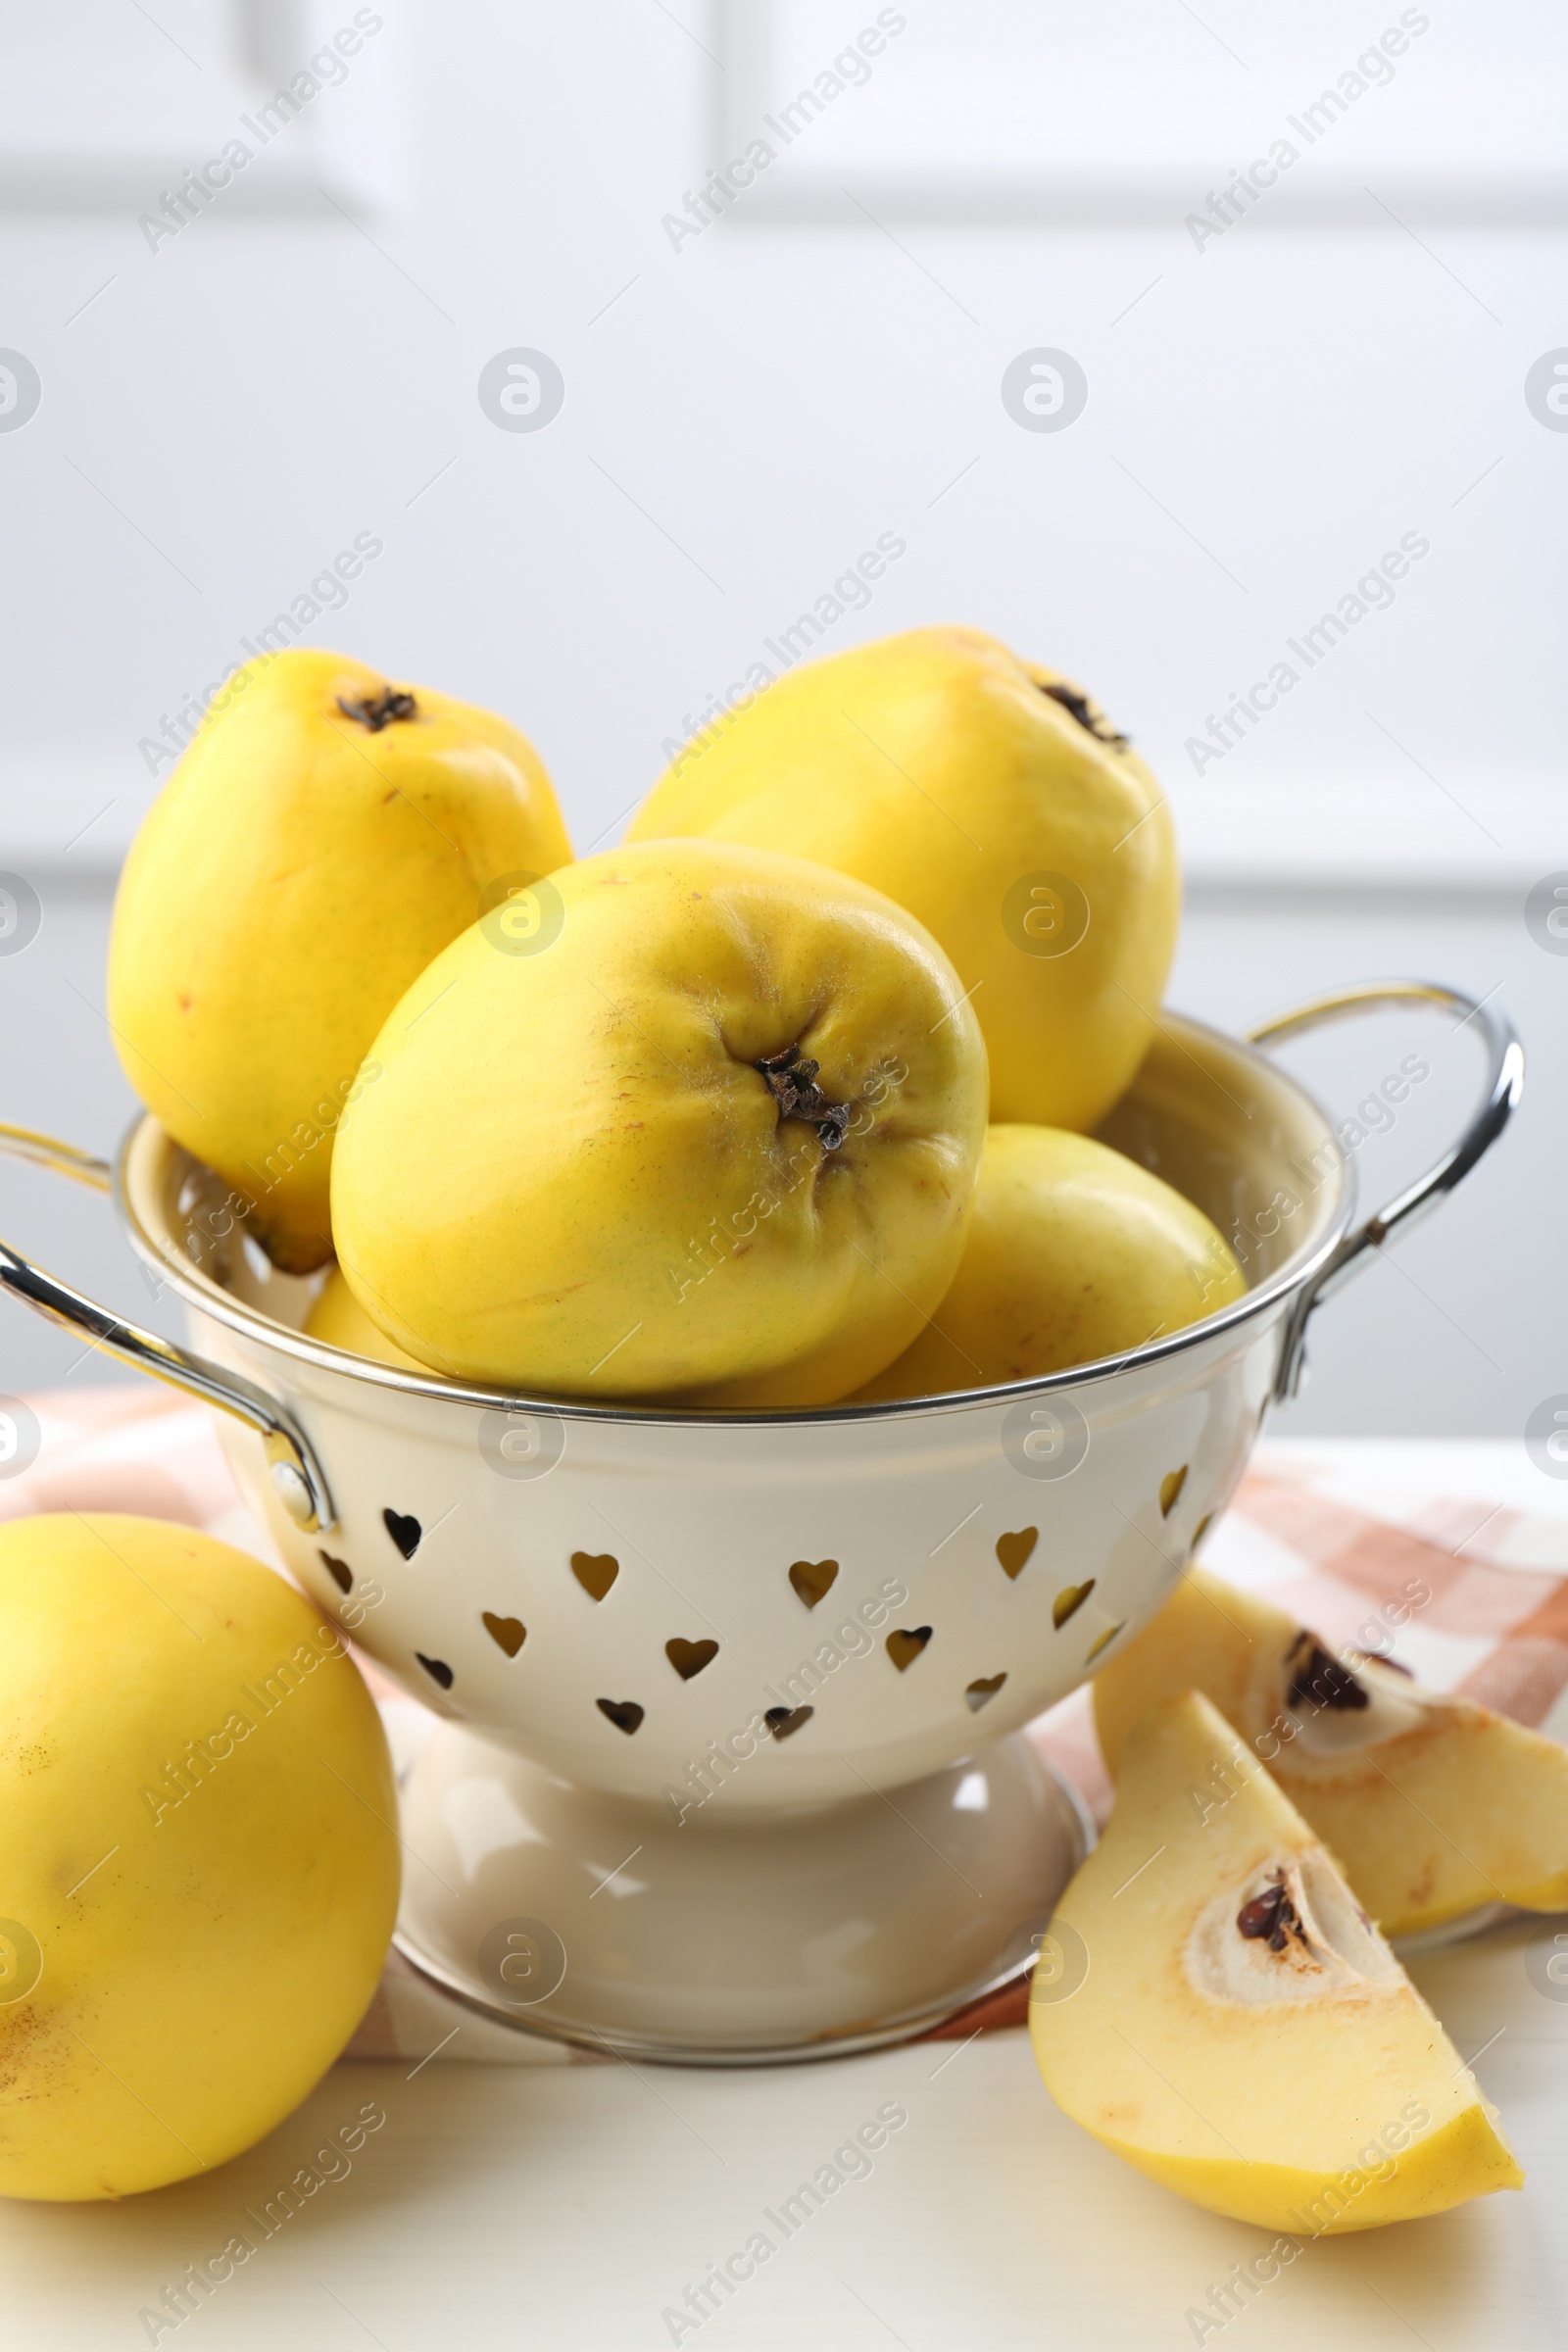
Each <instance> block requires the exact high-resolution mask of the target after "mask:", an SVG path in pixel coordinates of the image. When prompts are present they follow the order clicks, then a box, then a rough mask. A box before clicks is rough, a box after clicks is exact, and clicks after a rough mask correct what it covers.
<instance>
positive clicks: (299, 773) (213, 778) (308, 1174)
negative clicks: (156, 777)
mask: <svg viewBox="0 0 1568 2352" xmlns="http://www.w3.org/2000/svg"><path fill="white" fill-rule="evenodd" d="M570 856H571V845H570V843H569V842H568V841H567V839H566V832H565V828H564V825H563V823H562V821H561V813H560V810H559V809H557V806H556V798H555V794H554V792H553V791H552V790H551V786H550V779H549V777H548V776H547V775H546V774H545V771H544V768H543V766H542V765H541V763H540V760H539V758H538V755H537V754H536V753H535V751H534V750H533V747H532V746H531V745H530V744H529V743H527V742H525V741H524V739H523V737H522V736H521V735H519V734H518V733H517V731H516V729H515V727H511V726H509V725H508V724H507V722H506V720H505V719H502V718H497V717H495V716H494V715H493V714H492V713H491V712H490V711H478V710H474V709H472V708H470V707H469V706H468V705H467V704H465V703H457V702H453V701H451V700H450V699H449V698H448V697H447V696H445V695H441V694H433V693H431V692H430V690H429V689H428V688H427V687H423V686H418V687H403V686H392V685H388V684H387V682H386V680H385V678H384V677H383V676H381V674H380V673H379V672H377V671H375V670H371V669H367V668H365V666H364V665H363V664H362V663H361V662H350V661H346V660H345V659H344V658H343V656H342V655H340V654H329V653H319V652H314V651H307V650H305V649H304V648H296V649H293V650H291V651H289V652H287V653H281V654H276V655H271V656H268V657H264V658H263V659H262V660H260V661H257V662H251V663H250V664H249V665H248V667H246V668H245V669H242V670H240V671H239V672H238V673H237V675H236V676H235V677H234V678H232V679H231V680H230V681H229V683H228V684H227V685H226V686H225V687H224V688H223V689H222V690H221V693H220V695H219V696H218V697H217V699H216V701H215V702H214V705H213V707H212V709H211V711H209V713H208V715H207V716H206V718H205V719H204V720H203V721H202V725H201V727H200V729H199V731H198V733H197V735H196V738H195V740H194V742H193V743H192V744H191V745H190V748H189V749H188V751H187V752H186V753H185V755H184V757H183V759H182V760H180V762H179V764H178V766H177V767H176V768H175V770H174V772H173V774H172V776H171V777H170V779H169V781H168V783H167V784H166V785H165V786H164V789H163V791H162V793H161V794H160V795H159V797H158V799H157V801H156V802H155V803H154V805H153V807H152V809H151V810H150V812H149V814H148V816H147V818H146V820H145V821H144V823H143V824H142V826H141V829H140V831H139V832H138V834H137V836H136V839H135V842H134V843H133V845H132V847H131V852H130V856H129V857H128V858H127V859H126V861H125V868H124V872H123V875H122V877H121V883H120V891H119V895H118V897H117V898H116V901H115V916H114V928H113V932H112V935H111V939H110V948H109V1019H110V1023H111V1026H112V1027H113V1029H114V1033H115V1042H116V1044H117V1046H118V1048H119V1050H120V1057H121V1060H122V1062H123V1064H124V1068H125V1074H126V1076H127V1077H128V1078H129V1080H130V1082H131V1084H132V1086H133V1087H134V1088H135V1090H136V1092H137V1094H138V1095H139V1096H140V1097H141V1099H142V1101H143V1102H144V1103H146V1105H147V1107H148V1108H149V1109H150V1110H151V1111H153V1112H154V1114H155V1115H156V1116H157V1117H158V1118H159V1119H160V1120H161V1121H162V1123H163V1125H164V1126H165V1127H166V1128H167V1129H168V1130H169V1132H170V1134H171V1135H172V1136H173V1137H174V1138H175V1139H176V1140H177V1141H178V1142H179V1143H181V1144H183V1145H184V1146H185V1148H186V1150H187V1151H188V1152H193V1153H194V1154H195V1156H196V1157H197V1158H198V1159H200V1160H203V1161H205V1162H206V1164H207V1165H208V1166H209V1167H211V1168H214V1169H216V1170H217V1172H218V1173H219V1175H221V1177H222V1178H223V1180H224V1182H225V1183H227V1184H228V1185H230V1186H231V1187H232V1188H233V1192H234V1195H235V1196H236V1197H235V1199H234V1201H232V1202H231V1204H230V1207H231V1212H232V1214H234V1215H238V1216H243V1217H245V1218H246V1219H247V1220H248V1225H249V1230H250V1231H251V1232H253V1233H254V1234H255V1235H256V1236H257V1238H258V1240H260V1241H261V1242H262V1243H263V1244H264V1245H265V1246H266V1248H267V1250H269V1251H270V1255H271V1256H272V1258H273V1260H274V1261H275V1263H277V1264H278V1265H280V1266H284V1267H287V1268H288V1269H289V1270H290V1271H292V1272H296V1273H304V1272H308V1271H309V1270H310V1269H311V1268H312V1267H313V1266H319V1265H320V1264H322V1263H323V1262H324V1260H325V1259H326V1258H327V1257H329V1256H330V1254H331V1249H332V1242H331V1232H330V1228H329V1223H328V1216H327V1200H328V1184H329V1174H330V1162H331V1157H332V1147H333V1135H334V1130H335V1128H336V1126H337V1123H338V1120H339V1118H340V1117H341V1115H342V1110H343V1104H344V1102H345V1101H346V1099H347V1097H348V1094H349V1092H350V1090H351V1089H352V1088H353V1086H354V1084H355V1082H356V1073H357V1072H358V1071H359V1069H360V1064H361V1062H362V1061H363V1060H364V1058H365V1055H366V1054H367V1053H368V1049H369V1045H370V1041H371V1039H372V1038H373V1037H374V1035H375V1033H376V1031H377V1029H379V1027H380V1026H381V1023H382V1022H383V1021H384V1020H385V1018H386V1016H387V1014H388V1013H389V1012H390V1011H391V1009H392V1006H393V1005H395V1004H396V1003H397V1001H398V999H399V997H400V996H401V995H402V994H403V991H404V990H405V989H406V988H407V987H408V985H409V983H410V981H411V980H413V979H414V978H415V977H416V975H417V973H418V972H420V971H421V970H422V969H423V968H424V966H425V965H426V964H427V963H428V962H429V960H430V958H431V956H435V955H437V954H438V953H439V952H440V950H441V949H442V948H444V947H445V946H446V945H447V942H448V941H449V940H452V939H455V938H456V937H457V935H458V933H459V932H460V931H465V930H466V929H467V927H468V925H469V924H470V923H471V922H473V921H475V920H476V919H477V918H478V916H479V915H480V914H481V913H483V911H484V909H485V906H486V904H487V903H488V902H487V900H486V895H485V894H486V893H487V892H490V893H492V894H494V895H496V896H504V894H505V892H506V890H507V888H508V886H509V885H511V886H514V887H515V886H516V885H517V884H519V883H526V882H530V881H532V880H533V879H535V878H536V877H537V876H538V875H540V874H545V873H549V872H550V871H551V870H552V869H553V868H554V867H556V866H559V865H562V864H564V863H565V861H566V860H567V859H568V858H570ZM373 1076H374V1073H373V1072H368V1073H367V1077H368V1078H369V1079H372V1080H373Z"/></svg>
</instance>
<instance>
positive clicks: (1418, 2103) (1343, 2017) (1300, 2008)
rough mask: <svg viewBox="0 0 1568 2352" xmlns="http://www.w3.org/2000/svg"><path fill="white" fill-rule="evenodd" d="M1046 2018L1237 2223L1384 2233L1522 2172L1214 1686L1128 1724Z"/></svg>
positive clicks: (1085, 2104)
mask: <svg viewBox="0 0 1568 2352" xmlns="http://www.w3.org/2000/svg"><path fill="white" fill-rule="evenodd" d="M1222 1789H1223V1790H1228V1793H1224V1794H1221V1793H1220V1791H1221V1790H1222ZM1029 2023H1030V2032H1031V2034H1032V2037H1033V2040H1034V2047H1035V2056H1036V2058H1037V2059H1038V2061H1039V2064H1040V2071H1041V2073H1042V2075H1043V2076H1044V2077H1045V2081H1046V2086H1047V2088H1048V2089H1049V2090H1050V2092H1051V2094H1052V2096H1053V2098H1054V2099H1055V2101H1056V2103H1057V2105H1058V2106H1059V2107H1061V2108H1063V2109H1064V2110H1065V2112H1066V2113H1067V2114H1068V2115H1070V2116H1071V2117H1072V2118H1073V2120H1074V2122H1076V2123H1079V2124H1082V2125H1083V2126H1084V2128H1085V2129H1086V2131H1092V2132H1093V2133H1094V2134H1095V2137H1096V2138H1097V2139H1100V2140H1103V2142H1104V2144H1105V2146H1106V2147H1108V2148H1110V2149H1111V2150H1112V2151H1113V2152H1114V2153H1115V2154H1116V2155H1118V2156H1120V2157H1123V2158H1124V2159H1125V2160H1126V2162H1127V2163H1129V2164H1131V2165H1135V2166H1136V2167H1137V2169H1138V2170H1139V2171H1140V2172H1141V2173H1147V2174H1148V2175H1149V2177H1150V2179H1151V2180H1159V2181H1162V2182H1163V2184H1164V2185H1165V2187H1167V2188H1173V2189H1174V2190H1175V2191H1176V2193H1177V2194H1178V2195H1179V2196H1183V2197H1188V2198H1190V2199H1191V2200H1192V2202H1193V2203H1194V2204H1195V2205H1206V2206H1208V2207H1209V2208H1210V2209H1211V2210H1212V2211H1213V2212H1215V2213H1225V2214H1230V2215H1231V2216H1232V2217H1233V2218H1234V2219H1235V2220H1237V2221H1242V2222H1252V2223H1256V2224H1257V2225H1259V2226H1260V2227H1261V2228H1263V2229H1279V2230H1285V2231H1289V2232H1291V2233H1292V2234H1295V2235H1302V2236H1309V2237H1315V2236H1318V2235H1320V2234H1323V2233H1333V2232H1340V2231H1346V2230H1350V2229H1373V2228H1375V2227H1377V2226H1378V2225H1379V2224H1380V2223H1383V2222H1403V2221H1410V2220H1412V2219H1414V2218H1415V2217H1416V2216H1417V2215H1419V2214H1427V2213H1442V2212H1444V2211H1445V2210H1446V2208H1447V2207H1448V2206H1450V2205H1459V2204H1462V2203H1464V2202H1465V2200H1466V2199H1467V2198H1470V2197H1479V2196H1486V2195H1487V2194H1489V2193H1490V2192H1491V2191H1492V2190H1493V2189H1497V2188H1517V2187H1518V2186H1519V2185H1520V2183H1521V2181H1522V2179H1523V2175H1522V2174H1521V2173H1520V2170H1519V2167H1518V2165H1517V2164H1516V2163H1515V2162H1514V2159H1513V2156H1512V2153H1511V2152H1510V2150H1509V2148H1508V2146H1507V2144H1506V2142H1505V2141H1504V2140H1503V2138H1502V2137H1501V2134H1500V2133H1499V2132H1498V2131H1497V2129H1496V2123H1495V2112H1494V2110H1493V2109H1492V2108H1491V2107H1489V2106H1488V2104H1487V2102H1486V2101H1485V2099H1483V2097H1482V2095H1481V2093H1480V2091H1479V2089H1478V2088H1477V2086H1476V2082H1475V2078H1474V2076H1473V2075H1472V2074H1471V2073H1470V2071H1469V2069H1468V2068H1467V2067H1466V2066H1465V2065H1464V2064H1463V2062H1462V2060H1461V2059H1460V2057H1459V2054H1458V2052H1457V2051H1456V2050H1455V2049H1454V2047H1453V2045H1452V2043H1451V2042H1450V2041H1449V2039H1448V2037H1447V2035H1446V2034H1445V2033H1444V2031H1443V2028H1442V2026H1441V2025H1440V2024H1439V2023H1438V2020H1437V2019H1436V2018H1435V2017H1434V2016H1433V2014H1432V2011H1431V2010H1430V2009H1429V2008H1428V2007H1427V2004H1426V2002H1425V2001H1424V2000H1423V1999H1422V1998H1421V1995H1420V1994H1419V1993H1418V1992H1417V1991H1416V1988H1415V1986H1414V1985H1412V1984H1411V1983H1410V1980H1409V1978H1408V1977H1407V1976H1406V1975H1405V1973H1404V1971H1403V1969H1402V1968H1401V1967H1400V1966H1399V1963H1398V1961H1397V1959H1396V1958H1395V1956H1394V1954H1393V1952H1392V1951H1391V1950H1390V1949H1389V1947H1388V1945H1387V1944H1386V1943H1385V1942H1384V1940H1383V1937H1382V1936H1380V1935H1379V1933H1378V1931H1377V1930H1376V1928H1374V1927H1373V1926H1372V1924H1371V1922H1370V1921H1369V1920H1368V1919H1367V1918H1366V1916H1365V1914H1364V1913H1363V1912H1362V1911H1361V1910H1360V1909H1359V1907H1358V1906H1357V1903H1356V1899H1355V1897H1354V1895H1352V1894H1351V1892H1350V1890H1349V1888H1348V1887H1347V1885H1346V1883H1345V1880H1344V1878H1343V1877H1342V1876H1341V1874H1340V1871H1339V1868H1338V1866H1337V1865H1336V1863H1335V1861H1334V1859H1333V1857H1332V1855H1330V1853H1329V1852H1328V1851H1327V1849H1326V1848H1325V1847H1324V1846H1322V1845H1321V1844H1319V1842H1318V1840H1317V1839H1316V1838H1314V1837H1313V1835H1312V1832H1311V1830H1310V1829H1309V1828H1308V1826H1307V1824H1306V1823H1305V1822H1304V1821H1303V1820H1302V1819H1301V1816H1300V1815H1299V1813H1298V1812H1297V1811H1296V1809H1295V1807H1294V1806H1293V1805H1292V1804H1291V1802H1290V1801H1289V1799H1288V1798H1287V1797H1286V1796H1284V1795H1283V1794H1282V1793H1281V1791H1280V1789H1278V1787H1277V1786H1276V1785H1275V1783H1274V1782H1273V1781H1271V1780H1270V1778H1269V1776H1268V1774H1267V1773H1266V1772H1265V1771H1264V1769H1263V1767H1262V1765H1261V1764H1259V1763H1258V1761H1257V1758H1256V1757H1255V1756H1252V1755H1249V1754H1248V1753H1247V1751H1246V1750H1245V1749H1244V1748H1243V1747H1242V1746H1241V1744H1240V1742H1239V1741H1238V1740H1237V1738H1236V1735H1235V1733H1234V1732H1233V1731H1232V1730H1231V1729H1230V1727H1229V1725H1228V1724H1227V1723H1225V1721H1224V1720H1223V1718H1222V1717H1221V1716H1220V1715H1219V1714H1218V1713H1217V1712H1216V1711H1215V1709H1214V1708H1213V1707H1211V1706H1210V1705H1209V1703H1208V1701H1207V1699H1206V1698H1204V1697H1202V1696H1201V1693H1200V1692H1198V1691H1183V1692H1181V1693H1180V1694H1178V1695H1177V1696H1176V1697H1173V1698H1168V1699H1166V1700H1165V1701H1164V1702H1163V1703H1162V1704H1161V1705H1159V1706H1158V1707H1156V1708H1154V1709H1153V1711H1152V1713H1151V1714H1149V1715H1147V1716H1146V1717H1145V1718H1144V1720H1143V1722H1142V1723H1141V1724H1140V1726H1139V1728H1138V1730H1137V1732H1136V1733H1135V1734H1134V1735H1133V1738H1132V1740H1130V1741H1129V1743H1128V1747H1127V1751H1126V1754H1125V1756H1124V1758H1123V1762H1122V1777H1121V1780H1120V1782H1119V1784H1118V1786H1117V1791H1116V1805H1115V1810H1114V1811H1113V1813H1112V1814H1111V1818H1110V1825H1109V1827H1108V1828H1107V1830H1106V1832H1105V1835H1104V1838H1103V1839H1102V1841H1101V1843H1100V1845H1099V1846H1098V1847H1097V1848H1096V1850H1095V1852H1094V1853H1093V1854H1091V1855H1090V1857H1089V1859H1088V1861H1087V1862H1086V1863H1085V1864H1084V1865H1083V1867H1082V1869H1081V1870H1080V1871H1079V1872H1078V1874H1077V1876H1076V1878H1074V1879H1073V1881H1072V1883H1071V1885H1070V1886H1069V1887H1068V1888H1067V1891H1066V1893H1065V1894H1064V1895H1063V1896H1062V1899H1061V1902H1060V1904H1059V1905H1058V1907H1057V1910H1056V1915H1055V1918H1054V1921H1053V1923H1052V1930H1051V1935H1050V1936H1049V1937H1048V1938H1047V1940H1046V1941H1045V1943H1043V1944H1042V1947H1041V1965H1040V1966H1039V1967H1038V1968H1037V1969H1036V1973H1035V1983H1034V1987H1033V1991H1032V1994H1031V1998H1030V2010H1029Z"/></svg>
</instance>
